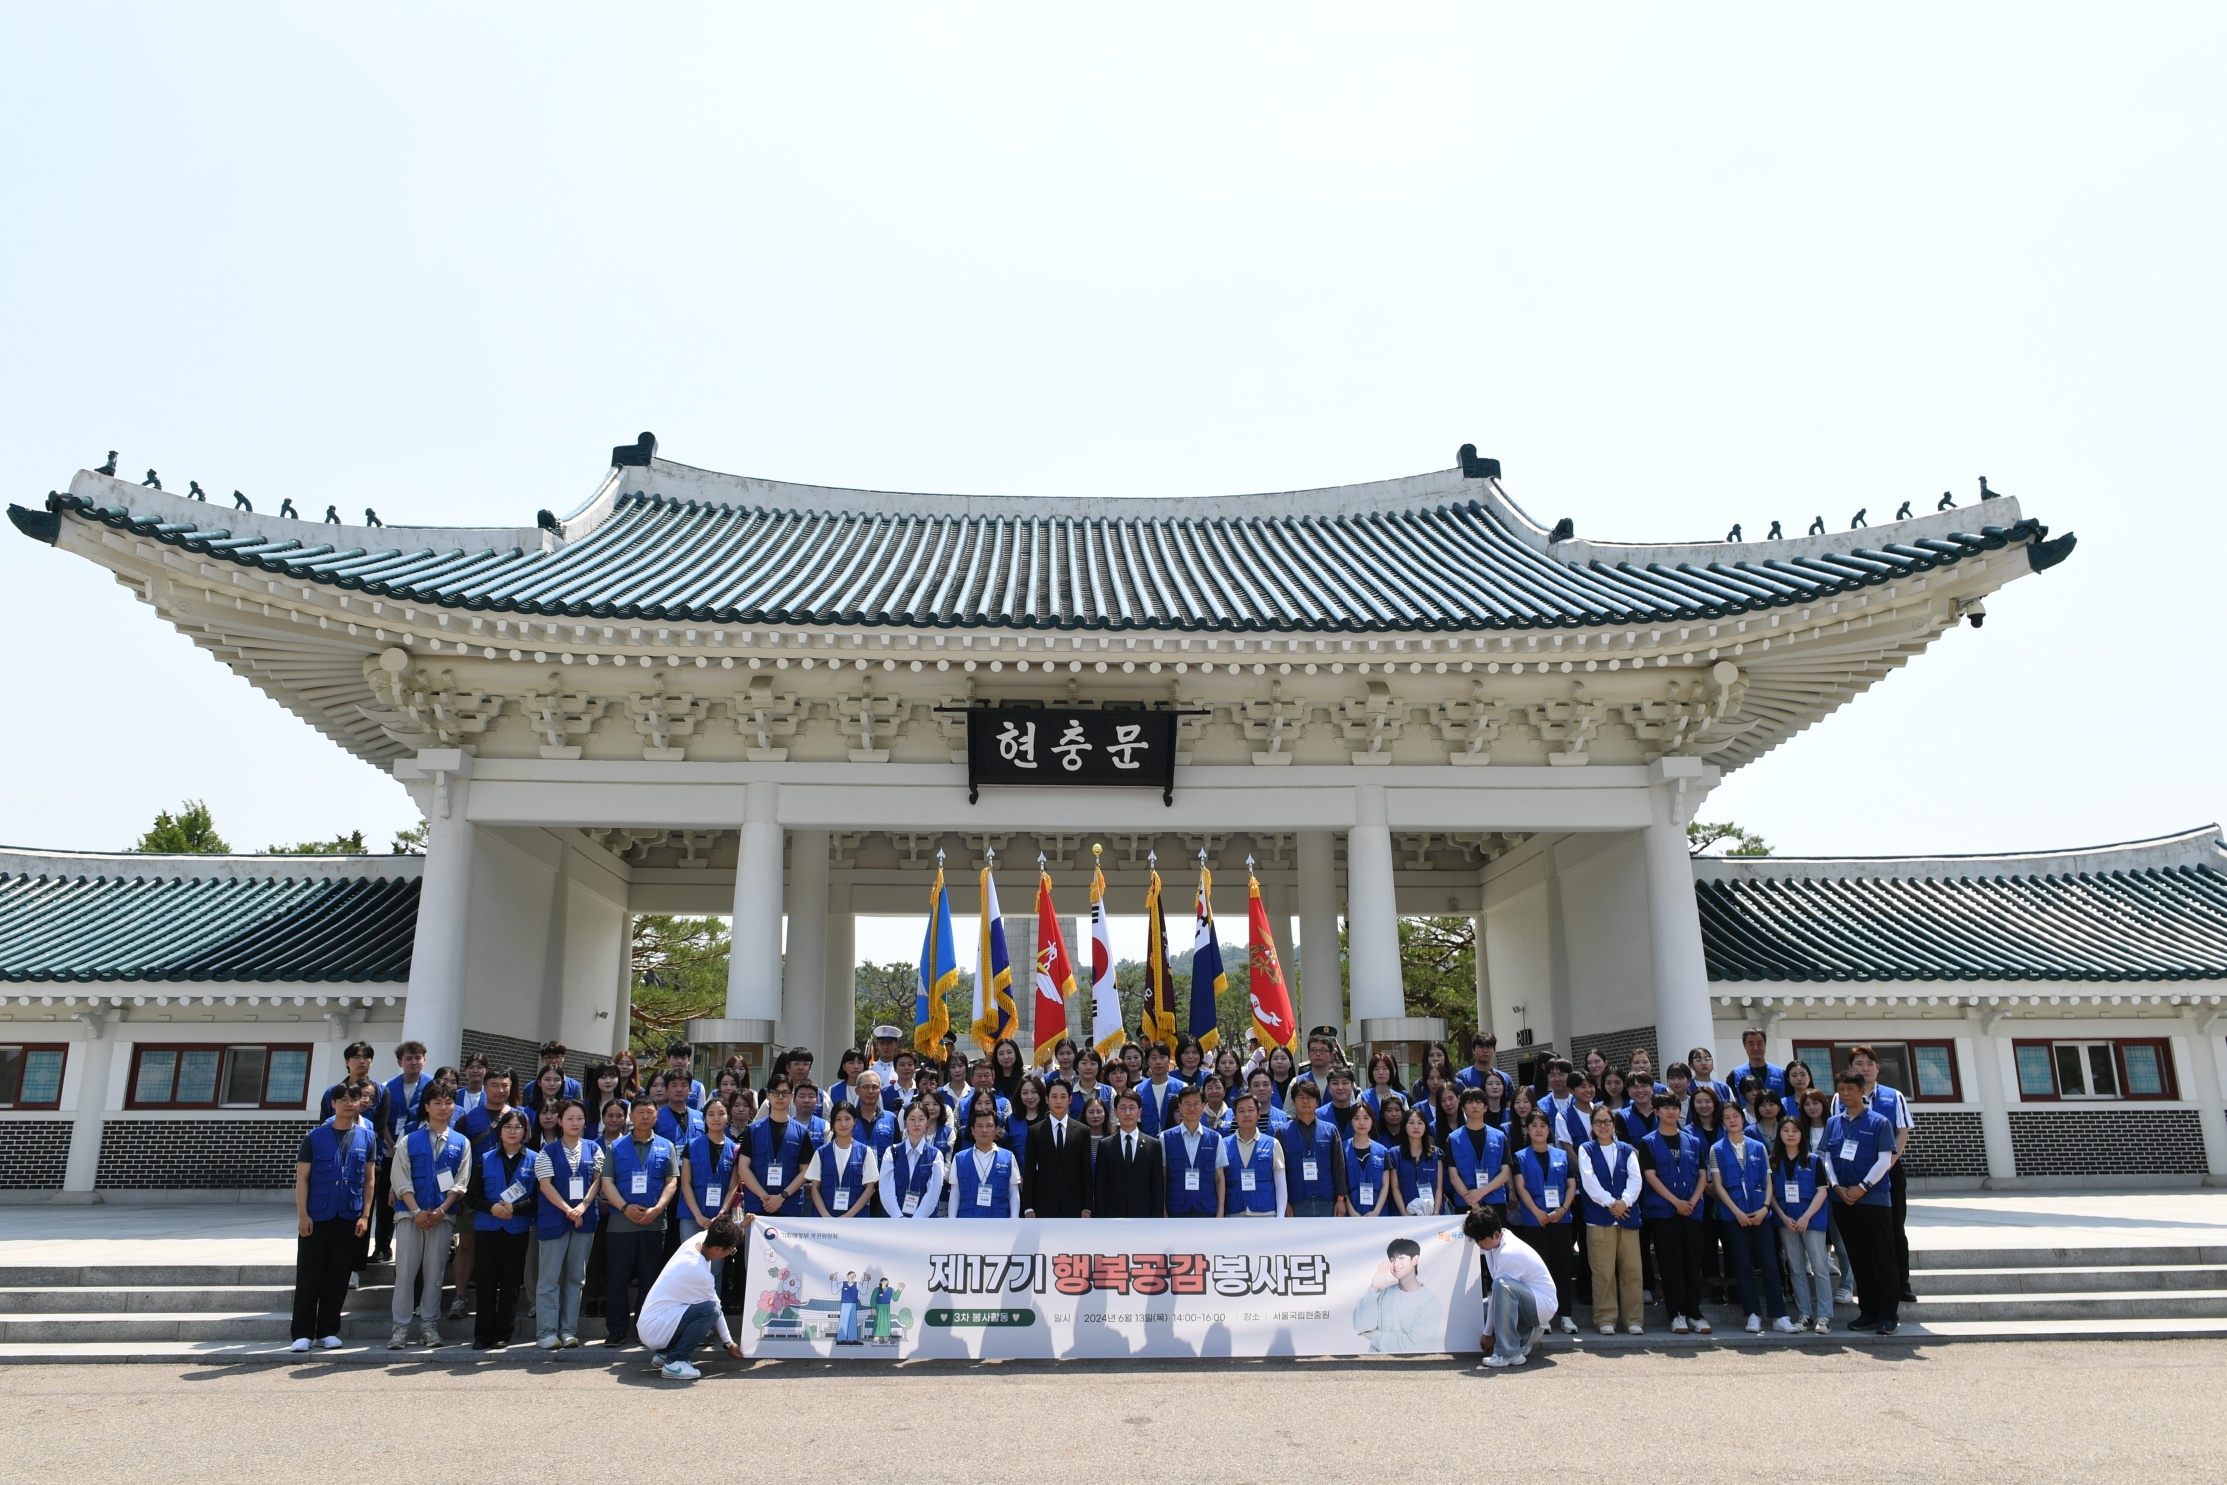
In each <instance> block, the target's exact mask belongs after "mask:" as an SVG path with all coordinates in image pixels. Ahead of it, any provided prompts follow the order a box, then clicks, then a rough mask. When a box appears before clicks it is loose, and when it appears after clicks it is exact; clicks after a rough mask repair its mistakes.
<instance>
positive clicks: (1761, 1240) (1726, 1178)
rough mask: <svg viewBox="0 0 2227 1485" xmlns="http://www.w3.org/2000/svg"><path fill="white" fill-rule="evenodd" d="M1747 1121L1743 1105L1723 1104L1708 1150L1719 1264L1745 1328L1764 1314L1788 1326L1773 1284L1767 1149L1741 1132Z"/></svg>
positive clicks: (1776, 1326) (1757, 1325)
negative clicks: (1719, 1128) (1727, 1273)
mask: <svg viewBox="0 0 2227 1485" xmlns="http://www.w3.org/2000/svg"><path fill="white" fill-rule="evenodd" d="M1747 1126H1748V1116H1747V1111H1746V1110H1745V1109H1743V1108H1741V1107H1740V1105H1739V1104H1737V1103H1728V1104H1726V1105H1725V1106H1724V1136H1723V1138H1721V1139H1719V1140H1718V1141H1717V1142H1716V1144H1715V1145H1714V1146H1712V1147H1711V1148H1710V1151H1709V1188H1710V1190H1711V1191H1712V1192H1714V1193H1715V1195H1716V1198H1717V1212H1718V1229H1719V1230H1720V1231H1721V1232H1722V1233H1723V1235H1724V1252H1725V1264H1726V1266H1727V1267H1728V1268H1730V1269H1731V1270H1732V1282H1733V1284H1734V1286H1735V1287H1736V1288H1737V1289H1738V1291H1739V1296H1740V1308H1741V1309H1742V1310H1744V1311H1746V1312H1747V1317H1748V1319H1747V1327H1748V1330H1749V1331H1750V1332H1754V1331H1760V1330H1761V1329H1762V1328H1763V1320H1764V1317H1765V1316H1768V1317H1770V1321H1771V1328H1772V1329H1773V1330H1777V1331H1792V1330H1793V1329H1794V1322H1793V1321H1791V1320H1789V1319H1787V1318H1786V1296H1785V1294H1784V1293H1783V1292H1782V1291H1781V1290H1780V1288H1779V1255H1778V1242H1777V1240H1776V1239H1774V1238H1773V1237H1772V1235H1771V1154H1770V1151H1768V1150H1766V1149H1765V1148H1764V1147H1763V1142H1762V1141H1761V1140H1753V1139H1749V1138H1748V1137H1747ZM1759 1301H1760V1307H1759V1304H1758V1302H1759Z"/></svg>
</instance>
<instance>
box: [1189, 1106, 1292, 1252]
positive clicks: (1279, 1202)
mask: <svg viewBox="0 0 2227 1485" xmlns="http://www.w3.org/2000/svg"><path fill="white" fill-rule="evenodd" d="M1207 1081H1208V1082H1212V1081H1213V1079H1212V1078H1208V1079H1207ZM1230 1111H1231V1113H1232V1114H1234V1115H1235V1116H1236V1120H1237V1129H1236V1132H1235V1133H1233V1134H1229V1135H1225V1136H1224V1137H1223V1140H1222V1144H1223V1150H1222V1166H1223V1177H1222V1181H1223V1189H1224V1191H1225V1192H1226V1193H1227V1206H1226V1208H1225V1213H1226V1215H1228V1216H1232V1217H1281V1216H1283V1214H1284V1208H1285V1207H1286V1206H1288V1205H1290V1202H1291V1197H1290V1194H1289V1193H1288V1192H1287V1191H1286V1190H1285V1186H1284V1146H1283V1142H1282V1141H1281V1140H1279V1139H1276V1138H1275V1137H1274V1136H1272V1135H1270V1134H1269V1133H1268V1132H1267V1131H1265V1130H1263V1129H1262V1128H1261V1127H1260V1118H1261V1114H1260V1099H1259V1097H1258V1096H1257V1095H1255V1094H1253V1093H1251V1092H1245V1093H1240V1094H1238V1095H1237V1100H1236V1102H1235V1103H1233V1104H1231V1105H1230ZM1263 1146H1266V1147H1267V1148H1266V1149H1265V1151H1264V1150H1263V1149H1262V1147H1263ZM1263 1166H1266V1167H1267V1169H1266V1170H1263V1169H1262V1168H1261V1167H1263ZM1231 1172H1235V1175H1234V1176H1232V1175H1231ZM1233 1186H1234V1187H1235V1188H1236V1189H1234V1190H1231V1189H1230V1188H1231V1187H1233ZM1271 1186H1273V1187H1274V1199H1273V1201H1271V1199H1270V1190H1269V1188H1270V1187H1271Z"/></svg>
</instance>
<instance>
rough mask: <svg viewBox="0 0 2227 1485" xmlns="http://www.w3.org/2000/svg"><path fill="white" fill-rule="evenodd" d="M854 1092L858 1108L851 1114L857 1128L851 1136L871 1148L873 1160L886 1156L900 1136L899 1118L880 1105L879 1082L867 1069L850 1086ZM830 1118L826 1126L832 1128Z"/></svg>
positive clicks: (880, 1082)
mask: <svg viewBox="0 0 2227 1485" xmlns="http://www.w3.org/2000/svg"><path fill="white" fill-rule="evenodd" d="M853 1086H855V1087H856V1088H857V1089H858V1106H857V1108H856V1109H855V1110H854V1113H855V1115H856V1117H857V1120H858V1127H857V1128H856V1129H854V1130H853V1131H852V1132H851V1133H852V1135H853V1137H854V1138H857V1139H860V1140H863V1141H865V1142H866V1144H867V1145H868V1146H870V1147H871V1148H872V1149H873V1152H874V1155H875V1158H876V1159H879V1158H880V1157H881V1156H884V1155H887V1154H888V1153H889V1147H890V1146H891V1145H894V1144H895V1143H897V1141H898V1139H899V1137H900V1136H902V1135H903V1133H904V1123H903V1119H902V1116H900V1115H899V1114H898V1113H897V1112H896V1111H894V1110H893V1109H891V1108H889V1107H888V1106H887V1105H885V1104H884V1103H883V1102H882V1081H881V1078H880V1077H879V1076H878V1075H877V1074H875V1073H874V1072H873V1071H872V1070H871V1069H869V1070H868V1071H866V1072H862V1073H860V1074H859V1075H858V1078H857V1080H856V1082H855V1083H854V1085H853ZM833 1123H834V1121H833V1119H832V1118H830V1120H829V1125H830V1127H831V1128H832V1127H833Z"/></svg>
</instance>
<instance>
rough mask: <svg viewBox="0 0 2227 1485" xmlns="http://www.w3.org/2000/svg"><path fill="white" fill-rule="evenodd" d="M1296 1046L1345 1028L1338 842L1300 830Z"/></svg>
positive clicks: (1316, 832)
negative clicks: (1323, 1030)
mask: <svg viewBox="0 0 2227 1485" xmlns="http://www.w3.org/2000/svg"><path fill="white" fill-rule="evenodd" d="M1298 1009H1299V1047H1300V1055H1301V1060H1302V1061H1303V1060H1305V1054H1306V1046H1307V1041H1306V1035H1307V1032H1308V1031H1309V1030H1310V1029H1312V1028H1313V1027H1316V1026H1335V1027H1337V1028H1339V1030H1340V1031H1343V1030H1344V1029H1345V975H1344V971H1343V970H1342V969H1341V968H1340V961H1339V957H1338V838H1337V836H1336V835H1334V834H1333V833H1331V832H1330V831H1327V830H1302V831H1300V832H1299V1007H1298Z"/></svg>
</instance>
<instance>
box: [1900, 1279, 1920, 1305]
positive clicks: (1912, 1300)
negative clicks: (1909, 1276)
mask: <svg viewBox="0 0 2227 1485" xmlns="http://www.w3.org/2000/svg"><path fill="white" fill-rule="evenodd" d="M1902 1302H1903V1303H1904V1304H1906V1305H1914V1304H1916V1303H1917V1302H1918V1296H1917V1294H1916V1293H1915V1292H1914V1291H1913V1290H1912V1289H1911V1288H1910V1286H1909V1285H1908V1284H1905V1285H1903V1286H1902Z"/></svg>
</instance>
